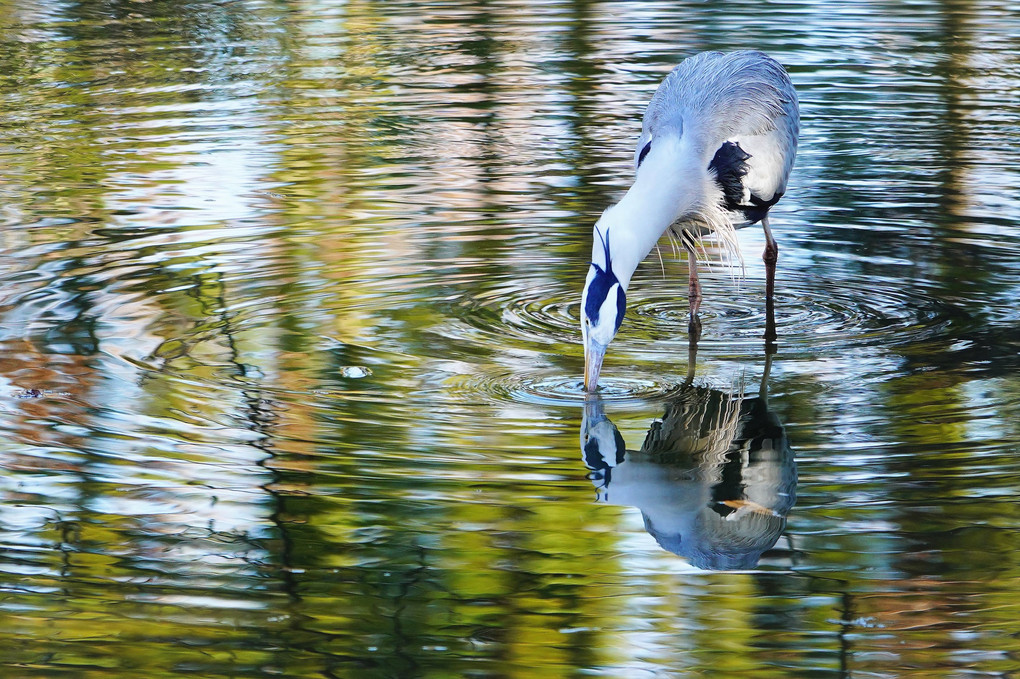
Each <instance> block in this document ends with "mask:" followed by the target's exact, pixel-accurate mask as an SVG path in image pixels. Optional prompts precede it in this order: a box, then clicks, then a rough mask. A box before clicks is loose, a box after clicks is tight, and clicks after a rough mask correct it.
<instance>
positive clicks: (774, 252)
mask: <svg viewBox="0 0 1020 679" xmlns="http://www.w3.org/2000/svg"><path fill="white" fill-rule="evenodd" d="M761 225H762V228H763V229H765V252H763V253H762V255H761V258H762V261H763V262H765V350H766V351H768V349H769V343H770V342H775V341H776V338H777V337H778V336H779V335H778V334H777V333H776V301H775V291H776V262H777V261H778V260H779V244H778V243H776V239H775V238H774V237H773V236H772V229H770V228H769V218H768V217H767V216H766V217H763V218H762V220H761ZM773 351H774V347H773Z"/></svg>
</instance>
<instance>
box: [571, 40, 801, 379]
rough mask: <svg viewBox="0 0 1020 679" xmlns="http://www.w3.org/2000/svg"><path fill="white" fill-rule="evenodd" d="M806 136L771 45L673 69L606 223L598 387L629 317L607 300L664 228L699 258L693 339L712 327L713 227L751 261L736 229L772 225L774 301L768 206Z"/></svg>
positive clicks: (601, 249)
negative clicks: (706, 283)
mask: <svg viewBox="0 0 1020 679" xmlns="http://www.w3.org/2000/svg"><path fill="white" fill-rule="evenodd" d="M798 133H799V110H798V104H797V95H796V92H795V91H794V89H793V85H792V84H791V82H790V79H789V77H788V76H787V74H786V71H785V70H784V69H783V67H782V66H781V65H780V64H779V63H778V62H776V61H775V60H774V59H772V58H771V57H769V56H767V55H765V54H763V53H761V52H756V51H741V52H731V53H722V52H704V53H701V54H697V55H695V56H692V57H690V58H688V59H686V60H684V61H683V62H681V63H680V64H679V65H678V66H676V67H675V68H674V69H673V70H672V71H671V72H670V73H669V75H667V76H666V78H665V79H664V80H663V81H662V83H661V84H660V85H659V88H658V89H657V90H656V92H655V94H654V95H653V96H652V99H651V101H650V102H649V104H648V108H647V109H646V111H645V115H644V119H643V122H642V129H641V136H640V137H639V138H638V141H637V145H636V148H635V151H634V166H635V178H634V183H633V184H632V186H631V187H630V189H629V190H628V191H627V193H626V194H625V195H624V196H623V198H622V199H621V200H620V201H619V202H618V203H617V204H616V205H613V206H612V207H610V208H609V209H607V210H606V211H605V212H604V213H603V214H602V217H601V218H600V219H599V220H598V222H597V223H596V224H595V229H594V234H593V244H592V260H591V266H590V267H589V272H588V276H587V278H586V281H585V287H584V291H583V293H582V310H583V311H582V321H581V330H582V335H583V338H584V344H585V388H586V389H588V390H594V389H595V388H596V386H597V383H598V376H599V371H600V370H601V364H602V357H603V356H604V354H605V349H606V347H607V346H608V344H609V342H610V341H611V340H612V338H613V336H614V335H615V334H616V330H617V329H618V328H619V326H620V322H621V321H622V313H623V308H622V307H621V308H620V316H619V317H616V316H613V314H612V307H616V306H617V305H616V304H615V303H614V304H613V305H612V307H610V306H609V305H607V301H610V300H608V299H607V298H605V297H602V295H603V294H606V295H608V294H615V295H617V296H618V298H619V299H620V300H624V299H625V296H626V292H627V288H628V286H629V284H630V279H631V277H632V276H633V274H634V271H635V270H636V269H637V266H638V264H639V263H640V262H641V260H643V259H644V258H645V256H647V255H648V253H649V252H650V251H651V249H652V248H653V247H654V246H655V244H656V242H658V240H659V239H660V238H661V237H662V235H663V234H664V233H670V234H671V235H673V236H675V237H676V238H678V240H679V241H680V242H681V244H682V245H683V247H684V249H685V250H686V251H687V254H688V261H689V266H690V274H689V286H688V290H689V292H688V294H689V300H690V307H691V324H690V330H691V333H692V338H696V335H697V334H698V333H700V322H699V321H698V315H697V312H698V308H699V305H700V302H701V287H700V283H699V281H698V276H697V267H696V260H697V251H696V240H697V239H698V238H699V237H701V236H702V235H704V234H708V233H711V234H714V236H715V238H716V240H717V241H718V242H719V244H720V245H721V246H722V247H723V248H724V249H725V250H727V251H728V252H729V253H730V254H731V256H732V257H733V258H735V259H737V260H742V258H741V254H740V248H739V245H738V241H737V238H736V229H737V228H739V227H741V226H746V225H748V224H753V223H757V222H761V224H762V226H763V228H764V230H765V236H766V249H765V254H764V255H763V259H764V260H765V264H766V298H767V300H768V301H769V302H771V298H772V295H773V289H774V275H775V262H776V259H777V256H778V247H777V245H776V242H775V239H774V238H773V237H772V233H771V229H770V228H769V223H768V211H769V209H770V208H771V207H772V206H773V205H775V204H776V202H777V201H778V200H779V199H780V198H781V197H782V195H783V194H784V193H785V191H786V184H787V179H788V177H789V175H790V171H791V169H792V168H793V161H794V157H795V155H796V150H797V136H798ZM610 271H611V272H612V275H613V282H614V283H617V284H618V288H617V287H616V286H614V285H608V286H607V285H605V283H606V279H605V278H603V275H602V274H604V273H605V272H610ZM600 272H602V273H600ZM589 308H591V309H598V310H599V311H600V313H599V314H598V315H597V316H598V317H597V318H592V317H591V316H589V315H588V314H587V310H588V309H589ZM606 309H609V312H604V311H603V310H606ZM608 316H613V317H612V318H607V317H608ZM767 332H768V330H767Z"/></svg>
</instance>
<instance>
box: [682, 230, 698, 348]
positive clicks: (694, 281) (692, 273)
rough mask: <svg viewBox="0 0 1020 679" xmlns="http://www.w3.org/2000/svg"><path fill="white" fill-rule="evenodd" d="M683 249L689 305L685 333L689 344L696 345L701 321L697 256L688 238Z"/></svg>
mask: <svg viewBox="0 0 1020 679" xmlns="http://www.w3.org/2000/svg"><path fill="white" fill-rule="evenodd" d="M684 249H686V250H687V269H688V272H689V273H688V277H687V301H688V302H689V303H690V305H691V321H690V323H689V324H688V326H687V331H688V332H689V333H690V336H691V343H692V344H696V343H697V341H698V340H699V339H701V319H700V318H698V309H700V308H701V281H699V280H698V256H697V254H696V253H695V252H694V244H693V243H690V242H689V237H688V238H685V239H684Z"/></svg>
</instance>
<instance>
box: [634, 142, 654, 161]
mask: <svg viewBox="0 0 1020 679" xmlns="http://www.w3.org/2000/svg"><path fill="white" fill-rule="evenodd" d="M651 150H652V142H648V143H647V144H645V147H644V148H643V149H641V153H639V154H638V157H637V165H638V167H641V162H642V161H643V160H644V159H645V156H647V155H648V152H649V151H651Z"/></svg>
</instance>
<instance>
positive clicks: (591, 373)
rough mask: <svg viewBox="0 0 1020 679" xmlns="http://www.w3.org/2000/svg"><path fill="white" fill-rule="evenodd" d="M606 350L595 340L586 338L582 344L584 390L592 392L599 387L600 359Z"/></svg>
mask: <svg viewBox="0 0 1020 679" xmlns="http://www.w3.org/2000/svg"><path fill="white" fill-rule="evenodd" d="M605 355H606V348H605V347H604V346H602V345H601V344H599V343H598V342H596V341H595V340H593V339H591V338H590V337H589V338H586V341H585V343H584V390H585V391H588V392H594V391H595V389H597V388H598V386H599V373H600V372H602V359H603V357H604V356H605Z"/></svg>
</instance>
